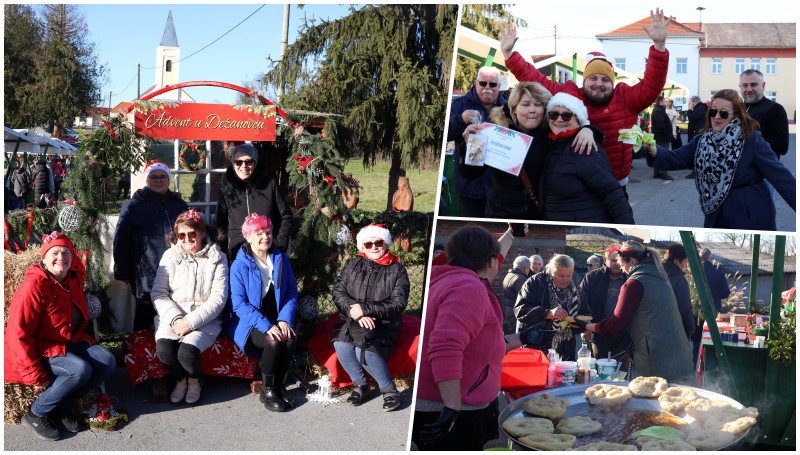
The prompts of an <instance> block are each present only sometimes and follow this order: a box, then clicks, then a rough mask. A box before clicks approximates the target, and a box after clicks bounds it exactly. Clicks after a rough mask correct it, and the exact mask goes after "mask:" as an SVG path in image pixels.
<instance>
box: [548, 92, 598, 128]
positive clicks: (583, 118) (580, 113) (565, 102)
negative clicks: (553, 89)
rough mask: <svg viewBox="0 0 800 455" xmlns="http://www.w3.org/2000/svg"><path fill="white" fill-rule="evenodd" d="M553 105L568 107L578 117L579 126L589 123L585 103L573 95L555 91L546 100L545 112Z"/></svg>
mask: <svg viewBox="0 0 800 455" xmlns="http://www.w3.org/2000/svg"><path fill="white" fill-rule="evenodd" d="M555 106H563V107H566V108H567V109H569V110H570V112H572V113H573V114H574V115H575V118H577V119H578V123H579V124H580V125H581V126H586V125H588V124H589V112H588V111H587V110H586V105H584V104H583V101H581V100H580V99H578V98H577V97H575V96H574V95H572V94H570V93H567V92H558V93H556V94H555V95H553V96H552V97H551V98H550V101H548V102H547V112H550V111H551V110H552V109H553V107H555Z"/></svg>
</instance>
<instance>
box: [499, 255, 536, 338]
mask: <svg viewBox="0 0 800 455" xmlns="http://www.w3.org/2000/svg"><path fill="white" fill-rule="evenodd" d="M530 271H531V260H530V259H528V258H527V257H525V256H518V257H517V258H516V259H514V265H513V267H511V268H510V269H508V273H507V274H506V276H505V278H503V297H504V299H505V301H504V302H503V332H505V333H506V334H509V333H514V332H515V330H514V329H515V326H516V321H517V320H516V319H515V318H514V304H515V303H517V295H519V290H520V289H522V285H523V284H525V281H526V280H527V279H528V274H529V273H530Z"/></svg>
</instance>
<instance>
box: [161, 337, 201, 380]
mask: <svg viewBox="0 0 800 455" xmlns="http://www.w3.org/2000/svg"><path fill="white" fill-rule="evenodd" d="M201 354H202V353H201V352H200V350H199V349H197V347H195V346H192V345H191V344H187V343H181V342H180V340H167V339H160V340H156V355H157V356H158V360H160V361H161V363H163V364H164V366H166V367H167V369H168V370H169V372H170V374H171V375H172V377H173V378H174V379H175V380H176V381H180V380H182V379H183V378H185V377H187V376H188V377H190V378H198V377H200V355H201Z"/></svg>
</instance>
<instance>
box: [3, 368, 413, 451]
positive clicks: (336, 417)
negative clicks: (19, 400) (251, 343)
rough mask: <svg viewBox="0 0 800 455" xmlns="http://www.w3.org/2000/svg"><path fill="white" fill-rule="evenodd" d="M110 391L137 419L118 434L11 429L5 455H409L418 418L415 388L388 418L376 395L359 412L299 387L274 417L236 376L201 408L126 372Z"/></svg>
mask: <svg viewBox="0 0 800 455" xmlns="http://www.w3.org/2000/svg"><path fill="white" fill-rule="evenodd" d="M108 390H109V391H110V392H111V395H112V397H114V398H117V399H118V400H117V404H116V406H117V407H118V408H120V409H126V410H127V411H128V413H129V415H130V418H131V420H130V422H128V424H126V425H125V426H124V427H122V428H120V429H119V430H118V431H114V432H97V433H94V432H91V431H84V432H81V433H78V434H76V435H68V434H64V433H63V432H62V438H63V439H61V440H59V441H55V442H53V441H45V440H42V439H39V438H38V437H36V435H34V434H33V432H32V431H31V430H30V429H28V428H26V427H22V426H18V425H4V433H5V434H4V438H3V441H4V450H59V451H60V450H103V451H112V450H226V451H230V450H405V445H406V438H407V434H408V433H407V431H408V423H409V418H410V414H411V406H410V396H411V390H406V391H404V392H403V397H404V404H403V406H402V407H401V408H400V409H399V410H397V411H394V412H388V413H387V412H384V411H383V409H382V404H383V400H382V398H381V396H380V394H379V393H378V392H377V390H373V394H372V395H371V396H373V397H374V398H373V399H372V400H370V401H368V402H366V403H364V404H363V405H361V406H360V407H357V408H354V407H352V406H350V405H348V404H347V403H344V402H341V403H332V404H329V405H327V406H326V405H322V404H320V403H315V402H308V401H307V400H306V398H305V397H304V394H303V392H302V389H300V388H296V387H295V388H292V387H290V392H291V394H292V395H293V396H294V397H295V400H296V401H297V408H296V409H294V410H292V411H291V412H286V413H274V412H269V411H267V410H265V409H264V406H263V405H262V404H261V402H260V401H259V400H258V396H257V395H255V394H251V393H250V391H249V382H248V381H244V380H238V379H230V378H208V379H206V380H205V382H204V385H203V396H202V398H201V399H200V402H199V403H198V404H197V405H195V406H189V405H185V404H184V405H173V404H171V403H150V402H149V401H148V392H147V390H146V387H145V386H141V387H137V388H136V389H133V388H132V387H131V384H130V381H129V380H128V376H127V374H126V372H125V370H124V369H122V368H117V371H116V372H115V373H114V376H113V377H112V378H111V379H110V380H109V382H108ZM345 396H346V395H345ZM341 399H342V400H344V397H342V398H341Z"/></svg>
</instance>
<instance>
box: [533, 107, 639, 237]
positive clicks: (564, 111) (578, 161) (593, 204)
mask: <svg viewBox="0 0 800 455" xmlns="http://www.w3.org/2000/svg"><path fill="white" fill-rule="evenodd" d="M547 122H548V123H547V124H548V127H549V130H550V132H549V133H548V134H547V139H545V140H544V141H543V144H542V147H543V149H542V152H541V153H542V154H543V156H544V158H543V159H544V162H543V164H542V169H541V178H540V179H539V194H540V196H541V207H542V216H543V219H545V220H550V221H581V222H591V223H619V224H634V222H633V210H632V209H631V206H630V204H629V203H628V198H627V197H626V196H625V191H624V190H623V189H622V187H621V186H619V183H618V182H617V179H616V177H614V172H613V171H612V170H611V163H610V162H609V161H608V157H607V156H606V153H605V151H604V150H603V148H602V146H598V148H597V150H596V151H594V152H592V153H591V154H588V155H579V154H578V153H576V150H575V148H574V146H573V145H572V144H573V143H574V142H575V139H576V136H577V134H578V132H579V131H580V129H581V127H582V126H585V125H588V124H589V114H588V113H587V111H586V106H585V105H584V104H583V101H581V100H579V99H578V98H576V97H575V96H573V95H570V94H569V93H566V92H560V93H557V94H555V95H554V96H553V97H552V98H550V101H548V102H547ZM598 142H600V141H598Z"/></svg>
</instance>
